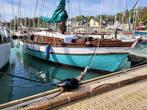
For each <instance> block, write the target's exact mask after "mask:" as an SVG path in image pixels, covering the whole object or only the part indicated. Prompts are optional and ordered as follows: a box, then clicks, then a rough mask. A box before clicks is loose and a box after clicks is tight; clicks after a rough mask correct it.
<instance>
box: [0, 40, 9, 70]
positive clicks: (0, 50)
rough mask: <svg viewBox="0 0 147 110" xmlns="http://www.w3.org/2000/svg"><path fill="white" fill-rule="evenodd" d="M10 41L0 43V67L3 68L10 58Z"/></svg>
mask: <svg viewBox="0 0 147 110" xmlns="http://www.w3.org/2000/svg"><path fill="white" fill-rule="evenodd" d="M10 49H11V43H10V42H9V43H2V44H0V69H1V68H3V67H4V66H5V65H6V64H7V63H8V61H9V58H10Z"/></svg>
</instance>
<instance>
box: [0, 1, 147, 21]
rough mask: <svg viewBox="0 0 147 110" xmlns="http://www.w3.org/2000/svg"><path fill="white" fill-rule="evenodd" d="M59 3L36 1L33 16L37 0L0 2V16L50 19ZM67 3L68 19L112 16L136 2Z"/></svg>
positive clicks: (145, 3) (6, 17)
mask: <svg viewBox="0 0 147 110" xmlns="http://www.w3.org/2000/svg"><path fill="white" fill-rule="evenodd" d="M59 1H60V0H38V5H37V10H36V14H35V7H36V4H37V0H0V14H1V16H2V17H3V18H5V19H6V20H7V21H9V20H10V19H12V18H13V17H14V16H21V17H26V16H27V17H34V16H48V17H51V15H52V13H53V12H54V10H55V8H56V6H57V5H58V3H59ZM67 1H68V0H66V9H67V11H68V14H69V16H70V17H73V16H77V15H85V16H96V15H99V14H100V13H101V9H102V14H108V15H114V14H115V13H116V10H117V12H120V11H124V10H126V9H131V8H132V7H133V5H134V4H135V2H136V0H69V3H68V2H67ZM101 1H102V4H101ZM125 1H126V2H125ZM20 2H21V3H20ZM20 4H21V5H20ZM101 6H102V8H101ZM137 6H141V7H145V6H147V0H139V3H138V5H137ZM18 7H19V8H18ZM20 7H21V8H20ZM116 7H117V8H116ZM18 9H19V10H18ZM20 9H21V11H20ZM20 13H21V14H20Z"/></svg>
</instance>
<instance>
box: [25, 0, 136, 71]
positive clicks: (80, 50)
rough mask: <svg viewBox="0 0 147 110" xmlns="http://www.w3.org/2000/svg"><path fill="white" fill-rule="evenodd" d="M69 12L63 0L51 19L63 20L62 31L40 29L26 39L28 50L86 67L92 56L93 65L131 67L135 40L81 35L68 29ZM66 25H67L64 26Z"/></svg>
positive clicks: (110, 67)
mask: <svg viewBox="0 0 147 110" xmlns="http://www.w3.org/2000/svg"><path fill="white" fill-rule="evenodd" d="M66 19H67V13H66V10H65V0H61V1H60V4H59V6H58V7H57V9H56V10H55V12H54V14H53V16H52V18H51V19H47V18H43V20H45V21H47V22H61V25H60V26H61V33H59V32H52V31H40V32H35V33H33V34H32V35H31V39H27V40H23V41H22V45H23V49H24V51H25V52H26V53H28V54H30V55H32V56H35V57H38V58H41V59H44V60H47V61H51V62H55V63H60V64H65V65H71V66H76V67H86V66H87V65H88V64H89V61H90V59H91V58H92V56H93V58H92V63H91V65H90V68H91V69H96V70H103V71H109V72H114V71H117V70H120V69H123V68H128V67H130V62H129V61H128V50H129V49H130V48H131V46H132V44H133V42H122V41H121V40H118V39H116V38H115V39H105V38H103V36H102V37H101V38H97V39H95V38H79V37H77V36H76V35H74V34H66V33H65V31H64V30H65V21H66ZM62 26H63V27H62Z"/></svg>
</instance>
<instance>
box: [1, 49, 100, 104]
mask: <svg viewBox="0 0 147 110" xmlns="http://www.w3.org/2000/svg"><path fill="white" fill-rule="evenodd" d="M1 71H2V72H3V73H5V74H4V75H0V90H1V92H0V103H5V102H8V101H11V100H15V99H18V98H21V97H26V96H30V95H33V94H36V93H39V92H43V91H47V90H50V89H53V88H54V87H53V86H51V85H45V86H44V85H43V86H39V85H38V83H37V82H33V81H29V80H24V79H20V78H17V77H12V76H10V75H8V74H13V75H16V76H21V77H25V78H28V79H32V80H35V81H40V82H46V83H56V82H59V81H61V80H64V79H65V78H71V77H77V76H78V75H79V74H80V72H81V71H82V70H81V69H76V68H71V67H70V68H69V67H68V68H67V67H63V66H61V65H55V64H52V63H49V62H46V61H43V60H39V59H37V58H34V57H32V56H29V55H27V54H25V53H23V51H22V49H21V48H13V49H11V58H10V62H9V64H8V65H7V66H6V67H5V68H4V69H3V70H1ZM98 76H100V74H97V73H93V72H88V74H86V77H85V78H84V80H86V79H90V78H94V77H98ZM17 86H20V87H17Z"/></svg>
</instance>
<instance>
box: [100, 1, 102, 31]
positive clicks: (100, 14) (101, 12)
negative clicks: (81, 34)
mask: <svg viewBox="0 0 147 110" xmlns="http://www.w3.org/2000/svg"><path fill="white" fill-rule="evenodd" d="M101 29H102V0H101V9H100V31H99V32H101Z"/></svg>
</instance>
